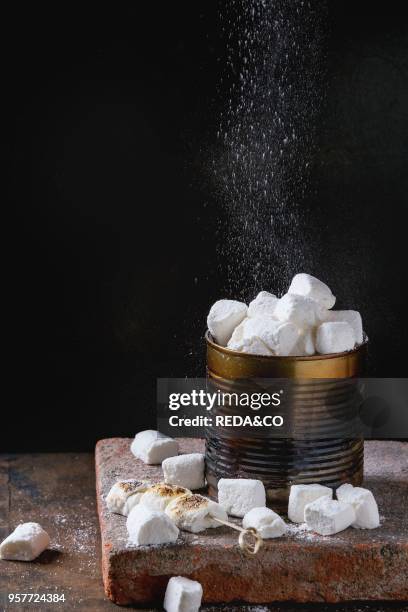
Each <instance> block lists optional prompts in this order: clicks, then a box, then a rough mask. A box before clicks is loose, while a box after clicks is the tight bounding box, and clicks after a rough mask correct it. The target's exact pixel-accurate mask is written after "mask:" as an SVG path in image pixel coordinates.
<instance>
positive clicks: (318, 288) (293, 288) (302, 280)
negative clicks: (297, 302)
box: [288, 273, 336, 308]
mask: <svg viewBox="0 0 408 612" xmlns="http://www.w3.org/2000/svg"><path fill="white" fill-rule="evenodd" d="M288 293H290V294H294V295H303V296H304V297H307V298H310V299H312V300H314V301H315V302H318V303H319V304H321V305H322V306H324V307H325V308H333V306H334V304H335V302H336V298H335V297H334V295H333V294H332V292H331V290H330V289H329V287H328V286H327V285H325V284H324V283H322V281H320V280H319V279H318V278H315V277H314V276H311V275H310V274H303V273H302V274H296V276H294V277H293V279H292V282H291V284H290V287H289V289H288Z"/></svg>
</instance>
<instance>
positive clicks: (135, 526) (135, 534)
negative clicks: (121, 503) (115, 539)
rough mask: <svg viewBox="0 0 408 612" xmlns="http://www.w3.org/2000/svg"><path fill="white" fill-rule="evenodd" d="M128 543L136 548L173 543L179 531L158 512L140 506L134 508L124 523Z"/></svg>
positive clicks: (168, 519) (167, 518)
mask: <svg viewBox="0 0 408 612" xmlns="http://www.w3.org/2000/svg"><path fill="white" fill-rule="evenodd" d="M126 527H127V530H128V534H129V541H130V542H131V543H132V544H135V545H136V546H144V545H147V544H167V543H170V542H175V541H176V540H177V538H178V534H179V530H178V528H177V527H176V525H175V524H174V523H173V521H172V520H171V519H170V518H169V517H168V516H167V514H165V512H161V511H160V510H150V509H149V508H146V507H145V506H142V505H141V504H139V505H137V506H135V507H134V508H133V509H132V510H131V511H130V514H129V516H128V518H127V521H126Z"/></svg>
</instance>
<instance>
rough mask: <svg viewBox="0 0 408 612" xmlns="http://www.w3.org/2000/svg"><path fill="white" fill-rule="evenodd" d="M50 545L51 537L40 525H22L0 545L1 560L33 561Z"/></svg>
mask: <svg viewBox="0 0 408 612" xmlns="http://www.w3.org/2000/svg"><path fill="white" fill-rule="evenodd" d="M49 545H50V536H49V535H48V533H47V532H46V531H44V529H43V528H42V527H41V525H39V524H38V523H32V522H30V523H21V524H20V525H17V527H16V528H15V530H14V531H13V532H12V533H11V534H10V535H9V536H8V537H7V538H6V539H5V540H3V542H2V543H1V544H0V559H7V560H9V561H33V559H36V558H37V557H38V555H40V554H41V553H42V552H43V551H44V550H45V549H46V548H48V546H49Z"/></svg>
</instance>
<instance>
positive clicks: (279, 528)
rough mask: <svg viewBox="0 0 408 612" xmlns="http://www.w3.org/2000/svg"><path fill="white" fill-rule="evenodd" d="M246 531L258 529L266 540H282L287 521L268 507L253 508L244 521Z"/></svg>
mask: <svg viewBox="0 0 408 612" xmlns="http://www.w3.org/2000/svg"><path fill="white" fill-rule="evenodd" d="M242 526H243V527H244V529H249V528H252V529H256V530H257V532H258V533H259V535H260V536H261V537H262V538H264V539H265V540H266V539H268V538H280V537H281V536H282V535H283V534H284V533H286V530H287V527H286V523H285V521H284V520H283V519H282V518H281V517H280V516H279V514H276V512H274V511H273V510H271V509H270V508H266V507H261V508H252V510H250V511H249V512H247V513H246V514H245V516H244V518H243V519H242Z"/></svg>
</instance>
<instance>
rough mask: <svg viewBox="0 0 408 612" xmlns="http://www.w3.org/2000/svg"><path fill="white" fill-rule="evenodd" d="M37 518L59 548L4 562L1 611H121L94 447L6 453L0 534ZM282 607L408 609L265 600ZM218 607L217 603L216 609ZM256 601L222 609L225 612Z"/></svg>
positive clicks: (0, 479)
mask: <svg viewBox="0 0 408 612" xmlns="http://www.w3.org/2000/svg"><path fill="white" fill-rule="evenodd" d="M26 521H37V522H39V523H41V525H42V526H43V527H44V528H45V529H46V530H47V531H48V533H49V534H50V536H51V541H52V546H51V550H48V551H45V552H44V553H43V554H42V555H41V556H40V557H39V558H38V559H37V560H36V561H35V562H32V563H24V562H10V561H0V609H1V610H7V611H9V610H18V612H20V611H22V610H34V609H36V610H41V612H43V611H47V610H54V611H55V610H60V609H61V610H62V609H65V610H86V611H99V610H100V611H104V610H110V611H111V612H112V610H115V609H116V610H118V609H120V608H118V607H117V606H115V604H113V603H111V602H110V601H108V600H107V599H106V598H105V596H104V592H103V586H102V577H101V569H100V565H101V556H100V535H99V525H98V519H97V515H96V500H95V475H94V456H93V454H92V453H82V454H75V453H61V454H57V453H52V454H51V453H46V454H30V455H0V538H1V539H3V538H4V537H6V536H7V535H8V534H9V533H10V532H11V531H12V530H13V529H14V527H15V526H16V525H17V524H18V523H20V522H26ZM9 593H59V594H64V595H65V603H59V604H49V605H47V604H45V603H41V604H21V603H20V604H9V603H8V598H7V595H8V594H9ZM268 609H270V610H274V611H275V612H282V611H283V610H285V612H290V611H291V612H293V611H294V610H296V611H298V610H303V611H304V610H308V611H309V610H316V611H319V612H345V611H348V610H359V611H361V612H365V611H367V612H368V611H370V612H372V611H373V610H377V611H378V610H383V611H384V612H385V611H388V610H390V611H391V610H394V611H395V610H398V611H399V612H402V611H404V612H405V611H407V610H408V606H407V605H406V604H403V603H401V602H400V603H398V604H395V605H392V604H390V603H387V604H385V605H384V606H383V607H382V606H381V605H379V604H378V603H374V604H372V605H369V604H365V603H362V604H350V605H341V606H328V605H323V606H322V605H317V606H311V605H309V604H307V605H305V606H302V605H300V606H293V605H292V604H289V605H287V606H282V605H278V606H271V607H270V608H266V607H262V606H258V607H254V608H252V610H257V611H258V612H261V611H262V610H265V611H266V610H268ZM208 610H210V608H208ZM220 610H228V611H229V612H233V611H234V610H251V608H243V607H232V606H228V607H226V608H217V611H218V612H220Z"/></svg>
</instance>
